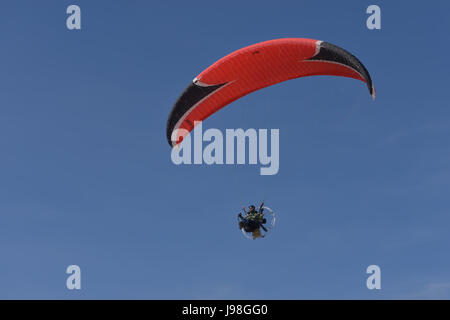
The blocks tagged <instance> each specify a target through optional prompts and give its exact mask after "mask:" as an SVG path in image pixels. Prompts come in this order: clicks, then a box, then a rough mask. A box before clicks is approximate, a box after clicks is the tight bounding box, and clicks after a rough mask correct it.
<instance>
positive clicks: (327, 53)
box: [308, 41, 376, 99]
mask: <svg viewBox="0 0 450 320" xmlns="http://www.w3.org/2000/svg"><path fill="white" fill-rule="evenodd" d="M318 46H319V50H318V52H317V54H316V55H314V56H313V57H312V58H310V59H308V60H317V61H330V62H336V63H340V64H343V65H346V66H348V67H349V68H352V69H353V70H355V71H356V72H358V73H359V74H360V75H361V76H362V77H363V78H364V80H365V82H366V84H367V88H368V89H369V93H370V95H371V96H372V99H375V95H376V92H375V87H374V86H373V83H372V78H371V77H370V74H369V71H367V69H366V67H365V66H364V65H363V64H362V62H361V61H359V60H358V58H356V57H355V56H354V55H352V54H351V53H350V52H348V51H347V50H345V49H342V48H341V47H338V46H336V45H334V44H331V43H329V42H325V41H322V42H320V43H319V44H318Z"/></svg>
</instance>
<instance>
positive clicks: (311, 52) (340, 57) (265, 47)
mask: <svg viewBox="0 0 450 320" xmlns="http://www.w3.org/2000/svg"><path fill="white" fill-rule="evenodd" d="M314 75H334V76H341V77H349V78H354V79H357V80H361V81H363V82H365V83H366V84H367V87H368V88H369V93H370V94H371V95H372V97H373V98H375V89H374V87H373V84H372V80H371V78H370V75H369V72H368V71H367V69H366V68H365V67H364V65H363V64H362V63H361V62H360V61H359V60H358V59H357V58H356V57H355V56H353V55H352V54H350V53H349V52H347V51H346V50H344V49H342V48H340V47H338V46H335V45H333V44H331V43H327V42H324V41H319V40H314V39H304V38H287V39H276V40H270V41H265V42H261V43H257V44H254V45H251V46H248V47H245V48H242V49H239V50H237V51H235V52H233V53H231V54H229V55H227V56H225V57H223V58H222V59H220V60H218V61H217V62H215V63H214V64H212V65H211V66H210V67H208V68H207V69H205V70H204V71H203V72H201V73H200V74H199V75H198V76H197V77H195V79H194V80H193V81H192V83H191V84H189V85H188V86H187V88H186V89H185V90H184V92H183V93H182V94H181V95H180V97H179V98H178V100H177V101H176V102H175V105H174V106H173V108H172V111H171V112H170V115H169V119H168V120H167V128H166V135H167V141H168V142H169V145H171V146H176V145H178V144H179V143H180V142H181V141H182V140H183V138H184V137H185V136H186V135H187V134H188V133H189V132H191V131H192V130H193V129H194V126H195V125H196V124H198V123H199V122H200V121H203V120H204V119H206V118H208V117H209V116H210V115H212V114H213V113H215V112H217V111H218V110H220V109H221V108H223V107H225V106H226V105H228V104H229V103H231V102H233V101H234V100H236V99H239V98H241V97H243V96H245V95H247V94H249V93H251V92H253V91H256V90H259V89H262V88H265V87H268V86H271V85H273V84H276V83H279V82H283V81H286V80H289V79H294V78H299V77H305V76H314Z"/></svg>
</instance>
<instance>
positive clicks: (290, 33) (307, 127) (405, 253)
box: [0, 0, 450, 299]
mask: <svg viewBox="0 0 450 320" xmlns="http://www.w3.org/2000/svg"><path fill="white" fill-rule="evenodd" d="M70 4H77V5H79V6H80V7H81V10H82V30H81V31H69V30H67V29H66V26H65V19H66V13H65V11H66V8H67V6H68V5H70ZM370 4H378V5H380V7H381V12H382V29H381V30H379V31H370V30H368V29H367V28H366V25H365V20H366V17H367V15H366V14H365V9H366V8H367V6H368V5H370ZM449 10H450V5H449V4H448V3H444V2H437V1H436V2H432V3H431V2H427V3H413V2H409V3H407V4H399V3H398V2H395V3H393V2H388V1H376V2H372V1H345V2H342V1H341V2H339V3H338V2H336V1H326V2H323V1H321V2H316V3H315V2H312V1H257V2H256V1H252V2H242V1H226V2H217V1H216V2H212V1H194V2H187V1H176V2H175V1H172V2H170V1H166V2H158V3H156V2H153V1H130V0H127V1H125V0H120V1H114V2H113V1H84V0H76V1H65V0H58V1H2V2H1V4H0V12H1V13H2V17H1V19H0V29H1V36H0V38H1V41H2V48H3V49H2V50H1V51H0V59H1V60H0V61H1V65H2V76H1V77H0V106H1V107H0V154H1V156H0V219H1V220H0V298H3V299H5V298H6V299H12V298H25V299H30V298H39V299H50V298H55V299H79V298H84V299H95V298H101V299H109V298H112V299H121V298H124V299H202V298H203V299H208V298H209V299H221V298H225V299H228V298H230V299H241V298H245V299H334V298H338V299H355V298H356V299H380V298H384V299H393V298H406V299H409V298H450V257H449V256H448V246H449V242H450V233H449V232H448V229H449V224H450V216H449V213H450V212H449V207H450V197H449V196H448V193H449V190H450V184H449V182H450V139H449V134H450V110H449V108H448V88H447V82H448V70H449V62H448V59H447V53H448V51H449V49H450V47H449V44H448V41H446V38H447V31H448V30H449V28H450V22H449V20H448V19H447V16H446V15H447V14H448V12H449ZM282 37H306V38H314V39H321V40H325V41H328V42H331V43H333V44H336V45H339V46H342V47H343V48H345V49H347V50H349V51H350V52H352V53H353V54H355V55H356V56H357V57H358V58H359V59H360V60H361V61H362V62H363V63H364V64H365V66H366V67H367V68H368V70H369V71H370V73H371V75H372V79H373V81H374V84H375V87H376V89H377V98H376V100H375V101H372V100H371V98H370V96H369V94H368V92H367V88H366V87H365V86H364V84H363V83H361V82H359V81H355V80H352V79H345V78H334V77H310V78H303V79H296V80H293V81H288V82H285V83H281V84H278V85H275V86H273V87H270V88H267V89H265V90H261V91H258V92H256V93H253V94H251V95H249V96H246V97H244V98H242V99H240V100H239V101H236V102H234V103H233V104H232V105H230V106H229V107H227V108H225V109H224V110H221V111H220V112H219V113H217V114H215V115H214V116H212V117H211V118H209V119H208V120H207V121H205V122H204V124H203V128H204V129H207V128H219V129H221V130H225V129H226V128H279V129H280V171H279V173H278V174H277V175H275V176H260V175H259V166H255V165H253V166H252V165H246V166H230V165H228V166H207V165H199V166H186V165H185V166H175V165H173V164H172V162H171V160H170V148H169V146H168V145H167V142H166V139H165V125H166V120H167V117H168V114H169V111H170V109H171V107H172V105H173V103H174V101H175V100H176V98H177V97H178V95H179V94H180V93H181V92H182V90H183V89H184V88H185V87H186V85H188V83H189V81H191V80H192V79H193V78H194V77H195V76H196V75H197V74H198V73H200V72H201V71H202V70H203V69H205V68H206V67H208V66H209V65H210V64H211V63H213V62H214V61H216V60H217V59H219V58H221V57H222V56H224V55H226V54H228V53H230V52H232V51H234V50H236V49H239V48H241V47H244V46H246V45H250V44H253V43H256V42H260V41H264V40H270V39H275V38H282ZM262 199H265V200H266V203H267V205H269V206H270V207H272V208H273V209H275V211H276V212H277V219H278V220H277V222H278V225H277V227H276V229H275V230H274V231H273V233H272V234H271V235H270V237H268V238H266V239H263V240H260V241H250V240H247V239H245V238H244V237H243V236H242V234H240V233H239V230H237V227H236V213H237V212H238V211H239V208H240V207H241V206H242V205H244V204H249V203H258V202H259V201H260V200H262ZM71 264H76V265H79V266H80V267H81V270H82V290H80V291H76V290H73V291H69V290H67V289H66V287H65V279H66V277H67V275H66V274H65V269H66V267H67V266H68V265H71ZM371 264H377V265H379V266H380V267H381V271H382V289H381V290H380V291H376V290H373V291H370V290H368V289H367V288H366V286H365V279H366V277H367V275H366V274H365V270H366V268H367V266H369V265H371Z"/></svg>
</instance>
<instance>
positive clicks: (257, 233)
mask: <svg viewBox="0 0 450 320" xmlns="http://www.w3.org/2000/svg"><path fill="white" fill-rule="evenodd" d="M252 236H253V240H254V239H256V238H261V237H262V235H261V230H260V229H259V228H257V229H255V230H254V231H253V233H252Z"/></svg>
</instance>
